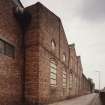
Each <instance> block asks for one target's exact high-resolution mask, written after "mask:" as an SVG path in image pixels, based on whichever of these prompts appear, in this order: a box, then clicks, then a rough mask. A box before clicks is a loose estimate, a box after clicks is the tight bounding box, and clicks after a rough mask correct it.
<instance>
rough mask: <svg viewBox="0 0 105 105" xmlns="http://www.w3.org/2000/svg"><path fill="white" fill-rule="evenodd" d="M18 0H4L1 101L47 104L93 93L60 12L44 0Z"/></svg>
mask: <svg viewBox="0 0 105 105" xmlns="http://www.w3.org/2000/svg"><path fill="white" fill-rule="evenodd" d="M17 3H18V0H17V2H16V3H15V4H14V3H13V1H12V0H0V105H39V104H40V105H43V104H46V103H51V102H54V101H59V100H64V99H67V98H70V97H76V96H79V95H84V94H87V93H91V92H92V91H91V84H90V82H89V81H88V79H87V78H86V77H85V75H84V74H83V68H82V64H81V59H80V56H77V54H76V51H75V45H74V44H71V45H68V42H67V39H66V35H65V32H64V29H63V26H62V22H61V20H60V18H59V17H57V16H56V15H55V14H54V13H52V12H51V11H50V10H48V9H47V8H46V7H44V6H43V5H42V4H41V3H37V4H35V5H33V6H30V7H27V8H25V9H24V8H23V7H22V4H20V2H19V4H17ZM82 92H83V93H82Z"/></svg>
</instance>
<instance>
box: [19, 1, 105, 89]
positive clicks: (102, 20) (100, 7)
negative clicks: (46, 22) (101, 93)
mask: <svg viewBox="0 0 105 105" xmlns="http://www.w3.org/2000/svg"><path fill="white" fill-rule="evenodd" d="M39 1H40V2H41V3H43V4H44V5H45V6H46V7H47V8H49V9H50V10H51V11H53V12H54V13H55V14H56V15H58V16H59V17H60V18H61V20H62V24H63V26H64V30H65V32H66V36H67V39H68V42H69V43H75V44H76V50H77V55H80V56H81V59H82V64H83V69H84V73H85V75H86V76H87V77H91V78H93V80H94V82H95V84H96V88H98V73H97V72H95V71H97V70H99V71H100V72H101V88H103V87H104V86H105V76H104V75H105V0H39ZM21 2H22V3H23V4H24V6H25V7H26V6H29V5H31V4H34V3H36V2H38V1H37V0H21Z"/></svg>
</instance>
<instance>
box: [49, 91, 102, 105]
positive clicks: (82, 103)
mask: <svg viewBox="0 0 105 105" xmlns="http://www.w3.org/2000/svg"><path fill="white" fill-rule="evenodd" d="M49 105H102V103H101V101H100V98H99V95H98V94H96V93H93V94H88V95H84V96H80V97H77V98H73V99H69V100H64V101H60V102H56V103H53V104H49Z"/></svg>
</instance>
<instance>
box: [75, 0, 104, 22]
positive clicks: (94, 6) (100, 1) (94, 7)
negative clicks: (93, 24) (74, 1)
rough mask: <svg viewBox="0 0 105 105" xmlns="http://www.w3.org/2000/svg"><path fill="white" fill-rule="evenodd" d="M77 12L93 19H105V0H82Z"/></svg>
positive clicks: (87, 18) (83, 16)
mask: <svg viewBox="0 0 105 105" xmlns="http://www.w3.org/2000/svg"><path fill="white" fill-rule="evenodd" d="M79 4H80V5H78V7H77V12H76V13H77V14H78V15H79V16H81V18H83V19H86V20H92V21H103V20H105V0H81V3H79Z"/></svg>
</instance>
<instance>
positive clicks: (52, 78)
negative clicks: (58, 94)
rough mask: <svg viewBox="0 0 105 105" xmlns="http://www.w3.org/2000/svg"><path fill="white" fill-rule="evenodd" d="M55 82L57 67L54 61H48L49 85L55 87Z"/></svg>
mask: <svg viewBox="0 0 105 105" xmlns="http://www.w3.org/2000/svg"><path fill="white" fill-rule="evenodd" d="M56 81H57V65H56V62H55V61H54V60H51V61H50V85H51V86H56V84H57V83H56Z"/></svg>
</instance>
